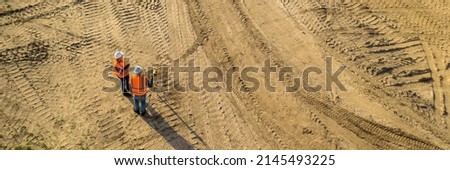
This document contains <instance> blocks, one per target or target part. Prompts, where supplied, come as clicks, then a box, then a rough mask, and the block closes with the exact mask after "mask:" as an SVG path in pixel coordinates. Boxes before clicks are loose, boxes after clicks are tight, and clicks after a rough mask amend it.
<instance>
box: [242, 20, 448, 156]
mask: <svg viewBox="0 0 450 170" xmlns="http://www.w3.org/2000/svg"><path fill="white" fill-rule="evenodd" d="M246 21H248V22H249V23H248V24H247V26H248V27H249V29H253V30H255V31H258V30H257V29H256V28H254V26H253V24H252V23H251V21H250V20H249V19H247V20H246ZM255 31H252V32H255ZM260 39H261V40H264V38H262V37H260ZM263 42H267V41H263ZM264 44H268V43H264ZM266 49H272V51H267V53H269V54H271V55H272V56H280V55H279V54H278V51H276V50H275V48H274V47H271V48H266ZM261 50H264V48H262V49H261ZM277 58H279V59H281V57H277ZM276 65H277V66H282V65H283V64H281V63H278V64H276ZM296 94H298V95H299V98H300V99H301V100H303V101H304V102H305V103H308V104H310V105H312V106H314V107H315V108H316V109H318V110H320V111H321V112H322V113H323V114H325V115H327V116H328V117H331V118H333V119H334V120H335V121H336V122H337V123H338V124H340V125H341V126H343V127H345V128H347V129H349V130H350V131H352V132H354V133H355V134H356V135H358V136H360V137H361V138H363V139H366V140H367V141H369V142H372V143H373V144H374V145H376V146H378V147H383V146H384V145H383V144H384V143H385V142H388V143H396V144H397V146H398V147H400V148H402V147H409V148H410V149H414V148H428V149H438V148H439V147H437V146H434V145H433V144H430V143H428V142H425V141H423V140H421V139H417V138H416V137H413V136H411V135H409V134H403V132H401V133H396V131H395V130H394V129H390V128H388V127H385V126H383V125H380V124H377V123H375V122H371V121H368V120H366V119H363V118H361V117H358V116H356V115H355V114H354V113H352V112H350V111H348V110H345V109H343V108H341V107H338V106H334V105H331V104H328V103H332V102H328V103H327V102H324V101H326V100H327V99H323V98H322V97H319V96H313V95H312V94H308V93H306V92H304V91H299V92H297V93H296ZM372 139H380V140H382V141H378V142H374V141H373V140H372ZM383 141H385V142H383Z"/></svg>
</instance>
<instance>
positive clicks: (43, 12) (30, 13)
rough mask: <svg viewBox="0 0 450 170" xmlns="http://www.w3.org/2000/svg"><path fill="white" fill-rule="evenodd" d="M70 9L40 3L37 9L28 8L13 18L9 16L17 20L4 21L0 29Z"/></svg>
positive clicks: (15, 14)
mask: <svg viewBox="0 0 450 170" xmlns="http://www.w3.org/2000/svg"><path fill="white" fill-rule="evenodd" d="M69 7H70V5H68V4H67V5H60V4H58V5H57V6H56V7H55V6H54V4H50V3H42V5H39V6H37V7H32V8H28V9H27V10H23V11H17V12H15V13H14V16H10V17H11V18H17V19H15V20H14V19H13V20H11V21H10V20H6V21H7V22H5V23H0V27H4V26H9V25H14V24H19V23H24V22H29V21H32V20H35V19H39V18H43V17H46V16H50V15H55V14H57V13H59V12H61V11H63V10H66V9H68V8H69Z"/></svg>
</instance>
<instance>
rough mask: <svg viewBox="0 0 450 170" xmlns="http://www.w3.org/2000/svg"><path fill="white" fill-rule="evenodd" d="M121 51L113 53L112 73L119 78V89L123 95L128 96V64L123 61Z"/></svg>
mask: <svg viewBox="0 0 450 170" xmlns="http://www.w3.org/2000/svg"><path fill="white" fill-rule="evenodd" d="M123 56H124V54H123V52H122V51H117V52H116V53H114V61H113V64H114V74H115V75H116V76H117V78H119V79H120V89H122V93H123V95H124V96H130V95H131V94H130V85H129V84H128V82H129V79H130V76H129V75H128V67H129V66H130V64H127V63H125V59H124V57H123Z"/></svg>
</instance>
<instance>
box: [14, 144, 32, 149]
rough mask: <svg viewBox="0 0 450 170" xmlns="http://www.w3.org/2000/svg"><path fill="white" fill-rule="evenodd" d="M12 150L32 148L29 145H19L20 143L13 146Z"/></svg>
mask: <svg viewBox="0 0 450 170" xmlns="http://www.w3.org/2000/svg"><path fill="white" fill-rule="evenodd" d="M14 150H33V149H32V148H31V146H21V145H19V146H16V147H14Z"/></svg>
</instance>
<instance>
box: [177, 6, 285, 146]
mask: <svg viewBox="0 0 450 170" xmlns="http://www.w3.org/2000/svg"><path fill="white" fill-rule="evenodd" d="M186 3H187V4H188V6H189V8H188V9H189V12H190V15H191V20H192V23H193V26H194V30H195V31H196V33H197V36H198V35H204V36H205V37H207V39H203V41H196V42H197V43H196V44H198V46H203V45H205V46H208V47H204V48H203V49H205V50H206V48H207V49H208V50H210V49H212V51H210V52H212V53H214V54H215V55H217V54H220V55H221V56H224V57H223V58H225V60H226V61H224V62H221V65H227V66H234V65H235V64H234V63H233V62H232V61H231V60H232V58H231V57H230V56H229V53H228V49H227V48H226V47H225V46H224V45H221V44H223V42H221V41H223V40H222V39H221V38H219V37H216V36H215V34H214V30H213V29H212V27H211V26H210V25H209V23H208V17H207V16H206V13H205V12H204V11H203V10H202V8H203V7H202V4H200V2H198V1H189V2H186ZM213 35H214V36H213ZM211 36H213V37H211ZM210 39H213V40H214V42H215V43H212V44H213V45H215V46H213V47H210V44H209V43H208V44H205V43H206V41H205V40H207V41H208V42H209V40H210ZM198 40H201V39H198ZM188 52H189V51H188ZM208 53H209V52H208ZM206 56H208V55H206ZM215 58H216V57H214V58H208V60H209V61H211V62H213V63H217V59H215ZM224 69H227V68H224ZM228 69H231V68H228ZM234 78H236V77H233V79H234ZM238 79H239V77H238ZM241 81H242V79H241ZM233 87H238V88H239V87H241V85H240V84H239V83H236V82H235V85H234V86H233ZM232 90H233V93H234V94H235V95H237V96H238V97H239V100H241V101H243V102H244V103H245V106H246V107H247V108H246V109H248V111H250V112H252V114H251V115H252V117H253V118H254V119H255V120H256V121H257V122H258V123H257V124H260V125H261V128H262V129H261V130H263V131H265V132H266V133H268V135H269V136H273V137H274V138H275V139H276V143H278V144H274V145H272V148H277V147H278V146H282V147H283V148H286V145H285V144H284V142H283V141H282V139H281V138H280V137H279V134H278V133H277V132H276V131H275V130H273V129H274V128H273V127H271V125H270V123H267V122H266V120H265V119H264V121H262V120H263V119H262V118H261V117H260V116H259V115H258V114H262V111H263V110H264V109H261V108H259V107H258V106H261V105H258V106H254V105H253V104H255V103H253V102H255V101H256V100H255V99H256V98H255V97H252V98H253V100H252V99H251V98H250V97H248V96H249V95H246V94H242V93H240V92H238V91H237V90H236V89H235V88H233V89H232ZM244 96H245V97H244ZM233 114H234V115H235V116H238V117H240V116H239V115H236V113H233ZM256 126H258V125H256ZM251 136H252V138H255V136H254V135H251ZM258 137H263V138H265V136H264V135H261V134H260V135H259V136H258ZM264 141H265V142H270V141H271V140H268V139H265V140H264Z"/></svg>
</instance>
